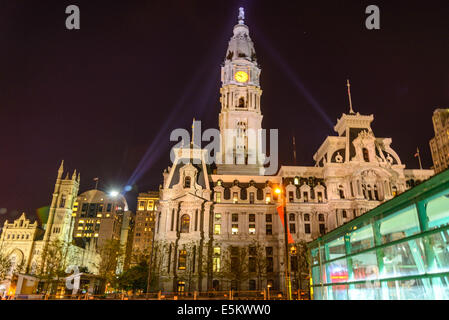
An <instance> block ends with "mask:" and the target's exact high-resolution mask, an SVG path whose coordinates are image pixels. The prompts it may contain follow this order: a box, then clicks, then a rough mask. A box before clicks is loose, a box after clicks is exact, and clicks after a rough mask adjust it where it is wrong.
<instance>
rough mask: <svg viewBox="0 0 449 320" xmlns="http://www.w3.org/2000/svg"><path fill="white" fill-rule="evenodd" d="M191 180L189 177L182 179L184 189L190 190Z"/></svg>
mask: <svg viewBox="0 0 449 320" xmlns="http://www.w3.org/2000/svg"><path fill="white" fill-rule="evenodd" d="M190 185H191V178H190V177H189V176H187V177H185V178H184V188H190Z"/></svg>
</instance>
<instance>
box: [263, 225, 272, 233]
mask: <svg viewBox="0 0 449 320" xmlns="http://www.w3.org/2000/svg"><path fill="white" fill-rule="evenodd" d="M265 233H266V234H267V235H272V234H273V226H272V225H271V224H267V225H266V227H265Z"/></svg>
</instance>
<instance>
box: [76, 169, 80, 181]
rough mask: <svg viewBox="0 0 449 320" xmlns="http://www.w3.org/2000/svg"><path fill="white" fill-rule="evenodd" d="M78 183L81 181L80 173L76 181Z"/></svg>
mask: <svg viewBox="0 0 449 320" xmlns="http://www.w3.org/2000/svg"><path fill="white" fill-rule="evenodd" d="M76 180H77V181H78V183H79V182H80V181H81V174H80V173H79V172H78V179H76Z"/></svg>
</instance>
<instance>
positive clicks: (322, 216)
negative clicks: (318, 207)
mask: <svg viewBox="0 0 449 320" xmlns="http://www.w3.org/2000/svg"><path fill="white" fill-rule="evenodd" d="M318 221H324V214H322V213H320V214H319V215H318Z"/></svg>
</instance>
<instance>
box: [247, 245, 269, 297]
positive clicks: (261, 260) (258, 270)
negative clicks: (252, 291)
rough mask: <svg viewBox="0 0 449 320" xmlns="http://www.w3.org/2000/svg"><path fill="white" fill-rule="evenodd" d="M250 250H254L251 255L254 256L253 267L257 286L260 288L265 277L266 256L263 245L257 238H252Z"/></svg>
mask: <svg viewBox="0 0 449 320" xmlns="http://www.w3.org/2000/svg"><path fill="white" fill-rule="evenodd" d="M251 247H252V248H253V249H250V250H254V252H253V254H252V255H251V256H252V258H254V263H255V266H254V269H255V275H256V277H257V288H258V289H259V290H260V289H261V288H262V283H263V280H264V279H266V278H267V258H266V255H265V246H263V245H262V244H261V243H260V242H259V241H258V240H254V241H253V243H252V244H251V246H250V248H251ZM250 253H251V252H250Z"/></svg>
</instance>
